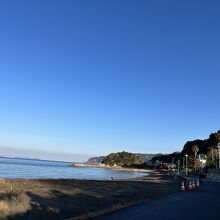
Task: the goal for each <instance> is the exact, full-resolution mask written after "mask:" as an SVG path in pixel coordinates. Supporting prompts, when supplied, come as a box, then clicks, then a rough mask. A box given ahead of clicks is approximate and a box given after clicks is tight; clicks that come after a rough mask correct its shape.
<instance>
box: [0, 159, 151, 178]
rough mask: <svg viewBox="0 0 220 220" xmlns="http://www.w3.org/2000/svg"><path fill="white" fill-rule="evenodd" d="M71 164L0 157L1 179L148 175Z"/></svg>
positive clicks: (132, 176)
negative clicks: (78, 166) (77, 166)
mask: <svg viewBox="0 0 220 220" xmlns="http://www.w3.org/2000/svg"><path fill="white" fill-rule="evenodd" d="M71 165H72V163H70V162H58V161H47V160H35V159H19V158H4V157H0V178H10V179H11V178H24V179H36V178H52V179H59V178H67V179H87V180H109V179H111V177H113V178H114V179H127V178H136V177H141V176H146V175H147V174H146V173H141V172H131V171H115V170H111V169H105V168H75V167H73V166H71Z"/></svg>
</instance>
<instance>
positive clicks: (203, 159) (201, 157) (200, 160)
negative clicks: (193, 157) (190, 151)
mask: <svg viewBox="0 0 220 220" xmlns="http://www.w3.org/2000/svg"><path fill="white" fill-rule="evenodd" d="M197 161H198V163H199V167H202V168H204V167H205V166H206V162H207V156H206V155H205V154H199V155H198V157H197Z"/></svg>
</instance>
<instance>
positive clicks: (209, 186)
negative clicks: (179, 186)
mask: <svg viewBox="0 0 220 220" xmlns="http://www.w3.org/2000/svg"><path fill="white" fill-rule="evenodd" d="M124 219H129V220H145V219H146V220H148V219H149V220H183V219H184V220H189V219H190V220H191V219H193V220H220V183H214V182H207V181H204V182H203V185H202V186H201V187H200V189H199V190H197V191H193V192H184V193H181V192H180V193H175V194H172V195H169V196H166V197H164V198H161V199H156V200H153V201H151V202H147V203H143V204H141V205H136V206H133V207H129V208H124V209H121V210H118V211H115V212H112V213H110V214H107V215H102V216H99V217H97V218H95V219H94V220H124Z"/></svg>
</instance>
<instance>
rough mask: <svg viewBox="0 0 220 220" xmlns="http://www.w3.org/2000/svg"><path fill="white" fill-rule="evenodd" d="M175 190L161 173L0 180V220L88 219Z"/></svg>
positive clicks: (177, 186) (172, 184) (177, 185)
mask: <svg viewBox="0 0 220 220" xmlns="http://www.w3.org/2000/svg"><path fill="white" fill-rule="evenodd" d="M178 190H179V183H178V182H175V181H174V179H173V178H172V177H168V176H166V175H164V174H161V173H151V175H149V176H146V177H142V178H137V179H129V180H115V181H96V180H66V179H58V180H54V179H36V180H24V179H12V180H5V179H0V219H1V220H4V219H8V220H12V219H16V220H17V219H28V220H39V219H40V220H44V219H46V220H48V219H50V220H52V219H53V220H58V219H59V220H61V219H69V220H70V219H88V218H91V217H94V216H96V215H99V214H103V213H106V212H110V211H113V210H116V209H119V208H122V207H127V206H130V205H133V204H137V203H141V202H143V201H148V200H151V199H154V198H157V197H160V196H164V195H167V194H169V193H172V192H177V191H178Z"/></svg>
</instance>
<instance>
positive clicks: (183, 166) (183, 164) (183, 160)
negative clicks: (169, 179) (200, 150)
mask: <svg viewBox="0 0 220 220" xmlns="http://www.w3.org/2000/svg"><path fill="white" fill-rule="evenodd" d="M184 169H185V161H184V157H183V170H184Z"/></svg>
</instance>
